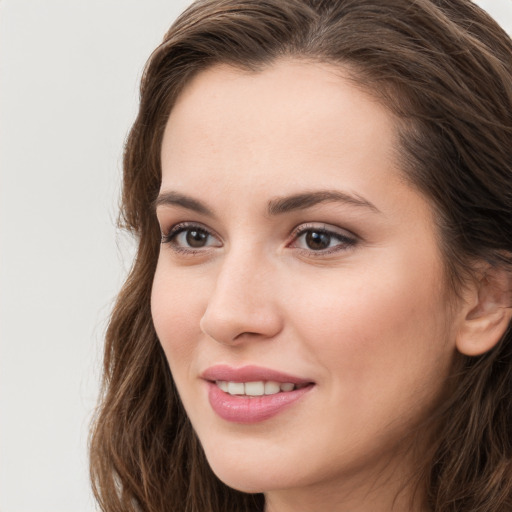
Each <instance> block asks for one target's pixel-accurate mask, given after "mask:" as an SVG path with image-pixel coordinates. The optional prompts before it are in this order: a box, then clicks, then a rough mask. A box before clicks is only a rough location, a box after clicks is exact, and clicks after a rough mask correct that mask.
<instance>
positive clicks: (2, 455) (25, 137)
mask: <svg viewBox="0 0 512 512" xmlns="http://www.w3.org/2000/svg"><path fill="white" fill-rule="evenodd" d="M189 3H190V2H189V1H188V0H0V172H1V174H0V179H1V181H0V237H1V238H0V342H1V345H0V512H92V511H93V510H95V506H94V503H93V500H92V497H91V493H90V490H89V482H88V468H87V435H88V424H89V422H90V418H91V414H92V411H93V409H94V406H95V402H96V395H97V391H98V381H99V376H100V364H101V347H102V338H103V334H104V330H105V326H106V321H107V318H108V314H109V311H110V308H111V306H112V303H113V300H114V297H115V295H116V292H117V290H118V288H119V286H120V284H121V282H122V278H123V276H124V275H125V272H126V270H127V268H129V265H130V259H131V254H132V247H131V244H130V241H129V239H127V238H126V237H125V236H123V235H121V234H119V233H118V232H117V231H116V227H115V221H116V215H117V203H118V195H119V183H120V177H121V155H122V149H123V142H124V139H125V137H126V134H127V131H128V129H129V127H130V124H131V122H132V121H133V120H134V116H135V113H136V108H137V100H138V81H139V79H140V75H141V71H142V68H143V65H144V63H145V61H146V59H147V57H148V56H149V54H150V52H151V51H152V49H153V48H154V47H156V45H157V44H158V42H159V41H160V40H161V38H162V36H163V34H164V32H165V30H166V29H167V28H168V26H169V25H170V24H171V22H172V21H173V20H174V18H175V17H176V16H177V15H178V13H179V12H181V11H182V10H183V8H184V7H185V6H186V5H188V4H189ZM478 3H479V4H480V5H482V6H483V7H484V8H486V9H487V10H488V11H489V12H490V13H491V14H492V15H493V16H494V17H495V18H496V19H497V20H498V21H499V22H500V23H501V25H502V26H503V27H504V28H506V29H507V30H508V32H509V33H512V0H480V1H479V2H478Z"/></svg>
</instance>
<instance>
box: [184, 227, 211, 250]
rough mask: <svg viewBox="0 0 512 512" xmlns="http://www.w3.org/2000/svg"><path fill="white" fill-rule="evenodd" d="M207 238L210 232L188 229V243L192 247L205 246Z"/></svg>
mask: <svg viewBox="0 0 512 512" xmlns="http://www.w3.org/2000/svg"><path fill="white" fill-rule="evenodd" d="M207 238H208V233H206V232H204V231H199V230H198V229H190V230H189V231H187V244H188V245H189V246H190V247H194V248H197V247H204V246H205V244H206V239H207Z"/></svg>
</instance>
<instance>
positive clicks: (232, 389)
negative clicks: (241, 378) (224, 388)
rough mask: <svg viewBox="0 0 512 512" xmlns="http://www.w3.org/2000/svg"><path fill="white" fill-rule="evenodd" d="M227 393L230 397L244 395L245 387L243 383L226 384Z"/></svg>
mask: <svg viewBox="0 0 512 512" xmlns="http://www.w3.org/2000/svg"><path fill="white" fill-rule="evenodd" d="M228 393H229V394H230V395H245V385H244V383H243V382H228Z"/></svg>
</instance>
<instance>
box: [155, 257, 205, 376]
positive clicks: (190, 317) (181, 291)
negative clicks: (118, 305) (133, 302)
mask: <svg viewBox="0 0 512 512" xmlns="http://www.w3.org/2000/svg"><path fill="white" fill-rule="evenodd" d="M195 284H196V283H194V282H190V280H189V279H187V278H186V276H185V275H183V273H181V274H177V273H174V272H171V271H169V270H168V269H166V268H165V266H164V265H162V264H161V262H159V264H158V266H157V270H156V273H155V278H154V281H153V288H152V292H151V313H152V317H153V324H154V326H155V330H156V333H157V336H158V339H159V340H160V343H161V344H162V347H163V349H164V352H165V354H166V356H167V360H168V361H169V365H170V367H171V372H172V373H173V375H174V376H175V377H176V376H178V375H179V373H180V372H183V371H184V370H185V369H187V368H188V367H189V366H190V362H191V360H192V359H193V356H194V352H195V350H196V345H195V343H194V341H195V340H197V339H198V337H199V336H200V334H201V331H200V327H199V322H200V319H201V316H202V315H203V313H204V310H205V304H206V299H205V300H203V298H202V297H203V292H202V291H201V290H202V288H201V287H197V286H195ZM203 291H204V290H203Z"/></svg>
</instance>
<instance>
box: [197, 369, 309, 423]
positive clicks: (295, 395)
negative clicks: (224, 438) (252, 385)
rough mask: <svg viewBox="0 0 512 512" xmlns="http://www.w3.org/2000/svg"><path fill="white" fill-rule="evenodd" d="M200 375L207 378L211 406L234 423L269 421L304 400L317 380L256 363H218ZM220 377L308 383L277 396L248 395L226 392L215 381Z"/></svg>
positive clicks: (246, 380)
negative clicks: (241, 365)
mask: <svg viewBox="0 0 512 512" xmlns="http://www.w3.org/2000/svg"><path fill="white" fill-rule="evenodd" d="M201 377H202V378H203V379H205V380H206V381H208V382H207V386H208V400H209V402H210V405H211V407H212V409H213V410H214V411H215V413H216V414H217V415H218V416H220V417H221V418H222V419H224V420H226V421H231V422H235V423H257V422H260V421H264V420H267V419H269V418H271V417H273V416H275V415H277V414H279V413H280V412H281V411H283V410H284V409H286V408H287V407H288V406H289V405H291V404H293V403H294V402H296V401H297V400H299V399H301V398H302V397H303V396H304V395H306V394H307V393H308V392H309V391H311V389H312V388H313V387H314V383H313V382H311V381H310V380H307V379H302V378H299V377H294V376H293V375H288V374H285V373H282V372H277V371H275V370H270V369H268V368H260V367H257V366H244V367H242V368H231V367H229V366H226V365H218V366H213V367H211V368H209V369H208V370H206V371H205V372H204V373H203V374H202V375H201ZM217 380H223V381H230V382H254V381H261V380H262V381H274V382H280V383H284V382H291V383H293V384H308V385H306V386H305V387H302V388H299V389H294V390H293V391H285V392H283V391H281V392H279V393H276V394H274V395H262V396H258V397H252V398H249V397H247V396H234V395H230V394H229V393H225V392H224V391H222V390H221V389H220V388H219V387H218V386H217V385H216V384H215V381H217Z"/></svg>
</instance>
